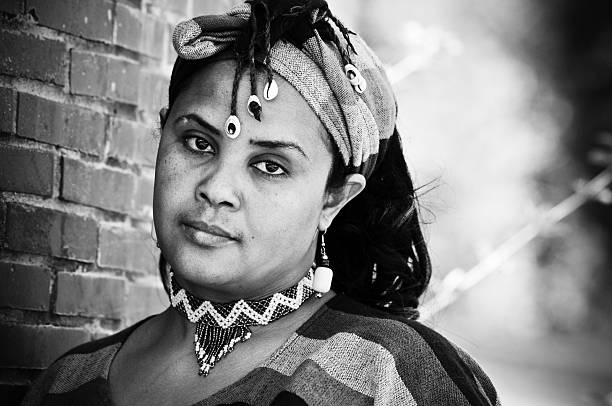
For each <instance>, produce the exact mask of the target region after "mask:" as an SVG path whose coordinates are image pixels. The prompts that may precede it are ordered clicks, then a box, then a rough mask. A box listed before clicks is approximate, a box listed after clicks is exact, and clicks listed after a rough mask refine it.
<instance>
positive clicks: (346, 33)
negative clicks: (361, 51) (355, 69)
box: [327, 10, 357, 60]
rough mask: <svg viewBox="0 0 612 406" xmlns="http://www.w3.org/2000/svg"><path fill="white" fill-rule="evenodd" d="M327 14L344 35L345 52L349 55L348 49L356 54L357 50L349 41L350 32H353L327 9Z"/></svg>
mask: <svg viewBox="0 0 612 406" xmlns="http://www.w3.org/2000/svg"><path fill="white" fill-rule="evenodd" d="M327 16H328V17H329V19H330V20H332V21H333V22H334V24H335V25H336V27H338V29H339V30H340V32H341V33H342V36H343V37H344V40H345V41H346V53H347V54H349V55H350V53H351V52H350V51H353V53H354V54H357V51H355V47H354V46H353V43H352V42H351V37H350V34H354V32H353V31H351V30H349V29H348V28H346V27H345V25H344V24H342V22H341V21H340V20H339V19H338V18H337V17H336V16H334V15H333V14H332V13H331V11H329V10H328V11H327ZM349 60H350V59H349Z"/></svg>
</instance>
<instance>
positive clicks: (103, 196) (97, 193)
mask: <svg viewBox="0 0 612 406" xmlns="http://www.w3.org/2000/svg"><path fill="white" fill-rule="evenodd" d="M63 166H64V168H63V176H62V193H61V195H62V198H64V199H65V200H69V201H71V202H76V203H81V204H85V205H88V206H94V207H99V208H101V209H107V210H112V211H116V212H120V213H128V212H130V211H131V210H132V207H133V205H134V194H135V190H134V188H135V180H134V179H135V176H134V175H132V174H131V173H128V172H123V171H119V170H115V169H111V168H108V167H102V166H99V165H98V166H94V165H91V164H87V163H84V162H81V161H78V160H74V159H70V158H64V165H63Z"/></svg>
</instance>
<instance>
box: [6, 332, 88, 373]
mask: <svg viewBox="0 0 612 406" xmlns="http://www.w3.org/2000/svg"><path fill="white" fill-rule="evenodd" d="M89 339H90V336H89V333H88V332H87V331H86V330H84V329H81V328H70V327H55V326H28V325H16V326H15V325H13V326H10V325H0V366H3V367H17V368H39V369H40V368H46V367H48V366H49V364H51V363H52V362H53V361H54V360H55V359H57V358H58V357H59V356H60V355H62V354H63V353H65V352H66V351H68V350H69V349H71V348H73V347H75V346H77V345H79V344H82V343H84V342H87V341H88V340H89Z"/></svg>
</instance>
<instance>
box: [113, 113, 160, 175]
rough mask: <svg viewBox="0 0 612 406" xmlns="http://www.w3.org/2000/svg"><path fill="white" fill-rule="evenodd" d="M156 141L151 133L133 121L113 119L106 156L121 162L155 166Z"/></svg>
mask: <svg viewBox="0 0 612 406" xmlns="http://www.w3.org/2000/svg"><path fill="white" fill-rule="evenodd" d="M156 151H157V140H156V139H155V136H154V135H153V131H152V130H151V129H149V128H147V127H146V126H144V125H142V124H139V123H136V122H134V121H128V120H122V119H118V118H114V119H113V120H112V122H111V137H110V148H109V151H108V154H109V155H110V156H112V157H115V158H117V159H119V160H123V161H131V162H137V163H140V164H143V165H147V166H155V155H156Z"/></svg>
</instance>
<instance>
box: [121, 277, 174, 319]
mask: <svg viewBox="0 0 612 406" xmlns="http://www.w3.org/2000/svg"><path fill="white" fill-rule="evenodd" d="M168 305H169V302H168V295H167V294H166V292H165V291H164V288H163V286H162V284H161V282H160V281H157V283H156V284H151V283H147V284H136V283H131V284H129V287H128V296H127V305H126V307H125V320H126V322H127V324H128V325H129V324H134V323H136V322H137V321H139V320H142V319H144V318H145V317H147V316H150V315H152V314H157V313H160V312H162V311H164V310H165V309H166V308H167V307H168Z"/></svg>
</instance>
